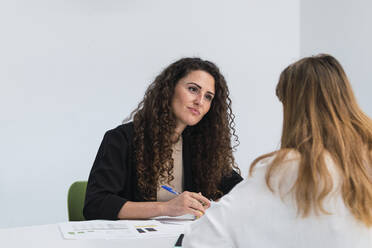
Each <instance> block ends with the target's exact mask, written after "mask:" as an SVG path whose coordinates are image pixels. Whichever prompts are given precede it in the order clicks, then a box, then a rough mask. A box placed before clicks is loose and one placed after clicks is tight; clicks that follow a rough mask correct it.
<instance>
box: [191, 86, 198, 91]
mask: <svg viewBox="0 0 372 248" xmlns="http://www.w3.org/2000/svg"><path fill="white" fill-rule="evenodd" d="M189 91H191V92H198V89H197V88H196V87H192V86H190V87H189Z"/></svg>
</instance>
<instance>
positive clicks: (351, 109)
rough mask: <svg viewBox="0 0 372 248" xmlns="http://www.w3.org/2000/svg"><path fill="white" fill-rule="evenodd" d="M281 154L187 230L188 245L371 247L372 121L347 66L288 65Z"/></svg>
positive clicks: (312, 60)
mask: <svg viewBox="0 0 372 248" xmlns="http://www.w3.org/2000/svg"><path fill="white" fill-rule="evenodd" d="M276 95H277V96H278V98H279V100H280V101H281V102H282V104H283V112H284V115H283V132H282V138H281V147H280V149H279V150H278V151H274V152H272V153H269V154H265V155H262V156H260V157H258V158H257V159H256V160H255V161H254V162H253V164H252V166H251V169H250V177H249V178H248V179H247V180H246V182H245V183H241V184H239V185H238V186H237V187H236V188H234V190H233V191H232V192H231V193H230V194H229V195H227V196H225V197H223V198H222V199H221V201H220V202H218V203H217V204H216V205H215V206H213V207H211V208H210V209H209V210H208V212H207V213H206V215H205V216H203V217H202V218H201V219H200V220H199V221H198V222H196V223H194V224H193V225H192V226H191V227H190V228H189V230H188V231H187V232H186V233H185V238H184V245H183V247H185V248H186V247H187V248H189V247H278V248H281V247H283V248H284V247H285V248H287V247H303V248H306V247H309V248H313V247H337V248H349V247H353V248H357V247H358V248H362V247H363V248H364V247H365V248H367V247H372V120H371V119H370V118H369V117H368V116H367V115H366V114H364V113H363V111H362V110H361V109H360V108H359V106H358V104H357V102H356V99H355V97H354V94H353V91H352V88H351V85H350V83H349V80H348V79H347V76H346V74H345V72H344V70H343V68H342V67H341V65H340V63H339V62H338V61H337V60H336V59H335V58H334V57H332V56H330V55H325V54H321V55H318V56H314V57H307V58H303V59H301V60H299V61H297V62H296V63H294V64H292V65H289V66H288V67H287V68H286V69H285V70H284V71H283V72H282V73H281V75H280V79H279V83H278V85H277V88H276Z"/></svg>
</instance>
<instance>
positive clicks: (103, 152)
mask: <svg viewBox="0 0 372 248" xmlns="http://www.w3.org/2000/svg"><path fill="white" fill-rule="evenodd" d="M129 150H130V149H129V144H128V139H127V137H125V133H123V132H120V131H119V130H118V129H113V130H110V131H108V132H106V134H105V136H104V138H103V140H102V143H101V145H100V147H99V150H98V153H97V156H96V159H95V161H94V163H93V167H92V169H91V172H90V175H89V179H88V185H87V191H86V197H85V204H84V210H83V214H84V217H85V218H86V219H87V220H93V219H108V220H117V219H118V217H117V216H118V213H119V211H120V209H121V207H122V206H123V205H124V203H126V202H127V199H125V198H123V197H121V196H119V192H120V191H122V189H123V187H124V185H126V180H128V179H127V178H128V175H127V168H128V166H129V165H127V164H126V161H128V160H127V156H128V155H129V154H128V152H129Z"/></svg>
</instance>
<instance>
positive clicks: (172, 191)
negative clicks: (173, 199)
mask: <svg viewBox="0 0 372 248" xmlns="http://www.w3.org/2000/svg"><path fill="white" fill-rule="evenodd" d="M161 187H162V188H163V189H165V190H167V191H169V192H171V193H172V194H175V195H179V194H180V193H178V192H177V191H175V190H174V189H172V188H171V187H168V186H166V185H162V186H161Z"/></svg>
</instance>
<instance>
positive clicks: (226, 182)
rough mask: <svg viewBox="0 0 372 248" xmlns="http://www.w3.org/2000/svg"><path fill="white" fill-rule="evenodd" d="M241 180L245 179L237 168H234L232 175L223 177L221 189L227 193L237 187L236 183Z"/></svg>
mask: <svg viewBox="0 0 372 248" xmlns="http://www.w3.org/2000/svg"><path fill="white" fill-rule="evenodd" d="M241 181H243V178H242V177H241V176H240V175H239V174H238V173H237V172H236V171H235V170H232V173H231V174H230V175H227V176H225V177H223V178H222V180H221V183H220V186H219V190H221V191H222V193H223V194H224V195H226V194H227V193H229V192H230V191H231V190H232V189H233V188H234V187H235V185H237V184H238V183H240V182H241Z"/></svg>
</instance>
